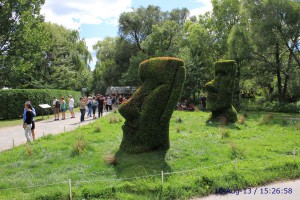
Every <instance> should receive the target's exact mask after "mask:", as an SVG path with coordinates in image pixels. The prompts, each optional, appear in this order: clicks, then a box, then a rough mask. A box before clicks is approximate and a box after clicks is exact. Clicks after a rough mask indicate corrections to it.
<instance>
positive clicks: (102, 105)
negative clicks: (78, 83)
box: [52, 94, 125, 122]
mask: <svg viewBox="0 0 300 200" xmlns="http://www.w3.org/2000/svg"><path fill="white" fill-rule="evenodd" d="M124 100H125V99H124V97H123V96H122V95H119V97H118V98H116V97H115V96H111V95H108V96H103V95H100V94H97V95H96V96H93V97H91V96H89V97H80V99H79V108H80V113H81V116H80V122H83V121H84V117H85V114H86V112H87V117H93V119H96V118H97V117H96V110H98V118H99V117H101V116H102V115H103V111H104V110H105V109H106V111H107V112H109V111H111V110H112V105H113V104H115V103H118V104H121V103H122V102H123V101H124ZM52 108H53V111H54V117H55V119H54V120H55V121H56V120H59V112H60V111H61V113H62V118H61V119H62V120H65V119H66V110H67V109H66V108H67V104H66V102H65V99H64V97H61V99H60V100H58V99H57V98H56V97H54V99H53V103H52ZM69 111H70V113H71V118H75V114H74V98H73V97H72V96H71V95H70V96H69ZM92 114H93V116H92Z"/></svg>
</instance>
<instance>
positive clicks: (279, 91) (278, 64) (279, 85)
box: [275, 43, 282, 102]
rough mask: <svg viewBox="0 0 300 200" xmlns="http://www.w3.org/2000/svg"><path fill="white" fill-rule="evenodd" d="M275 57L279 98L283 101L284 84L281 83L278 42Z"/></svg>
mask: <svg viewBox="0 0 300 200" xmlns="http://www.w3.org/2000/svg"><path fill="white" fill-rule="evenodd" d="M275 59H276V63H275V66H276V76H277V89H278V100H279V101H280V102H282V85H281V82H282V80H281V75H280V58H279V43H276V47H275Z"/></svg>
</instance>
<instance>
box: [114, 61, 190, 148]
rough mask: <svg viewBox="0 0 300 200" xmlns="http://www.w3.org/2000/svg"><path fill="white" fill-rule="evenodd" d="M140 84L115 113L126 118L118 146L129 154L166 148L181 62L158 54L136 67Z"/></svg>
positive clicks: (179, 84) (179, 85) (182, 71)
mask: <svg viewBox="0 0 300 200" xmlns="http://www.w3.org/2000/svg"><path fill="white" fill-rule="evenodd" d="M139 77H140V79H141V81H142V86H141V87H140V88H138V90H137V91H136V92H135V93H134V94H133V96H132V97H131V98H130V99H129V100H128V101H126V102H124V103H123V104H122V105H121V106H120V108H119V112H120V113H121V115H122V116H123V117H124V118H125V119H126V121H125V123H124V125H123V127H122V128H123V140H122V143H121V146H120V148H121V149H122V150H124V151H126V152H129V153H140V152H144V151H150V150H156V149H160V150H163V149H169V147H170V143H169V122H170V118H171V115H172V113H173V110H174V108H175V106H176V103H177V102H178V100H179V97H180V94H181V92H182V87H183V82H184V79H185V68H184V62H183V61H182V60H180V59H177V58H170V57H158V58H152V59H149V60H145V61H144V62H142V63H141V64H140V66H139Z"/></svg>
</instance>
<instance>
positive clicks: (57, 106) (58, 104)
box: [55, 100, 60, 108]
mask: <svg viewBox="0 0 300 200" xmlns="http://www.w3.org/2000/svg"><path fill="white" fill-rule="evenodd" d="M55 108H60V101H58V100H57V101H56V102H55Z"/></svg>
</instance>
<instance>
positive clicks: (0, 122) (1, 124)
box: [0, 108, 79, 128]
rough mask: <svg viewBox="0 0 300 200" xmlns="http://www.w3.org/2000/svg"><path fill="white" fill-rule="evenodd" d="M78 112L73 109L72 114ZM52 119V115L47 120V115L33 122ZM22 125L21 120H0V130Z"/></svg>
mask: <svg viewBox="0 0 300 200" xmlns="http://www.w3.org/2000/svg"><path fill="white" fill-rule="evenodd" d="M78 111H79V108H75V109H74V112H78ZM66 113H67V114H68V113H70V112H69V111H68V110H67V112H66ZM52 118H54V116H53V114H51V115H49V118H48V115H47V113H46V114H44V116H36V117H34V120H35V121H42V120H47V119H52ZM22 123H23V119H6V120H0V128H3V127H9V126H18V125H20V124H22Z"/></svg>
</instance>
